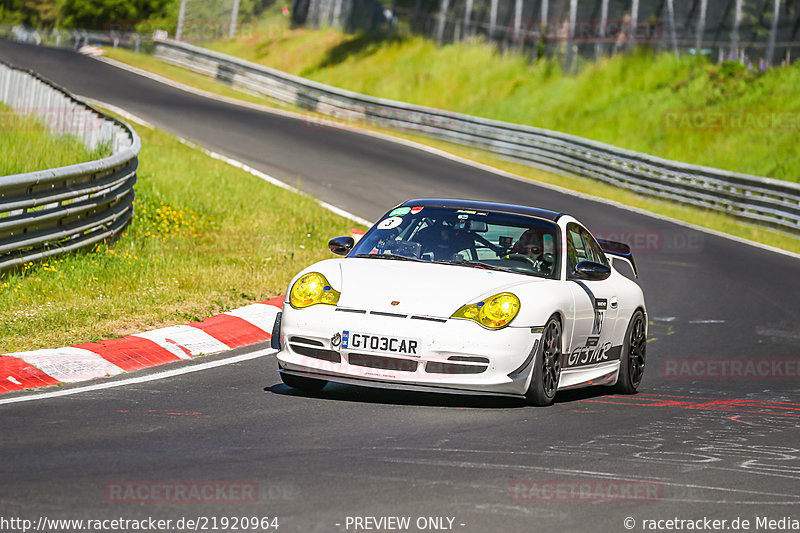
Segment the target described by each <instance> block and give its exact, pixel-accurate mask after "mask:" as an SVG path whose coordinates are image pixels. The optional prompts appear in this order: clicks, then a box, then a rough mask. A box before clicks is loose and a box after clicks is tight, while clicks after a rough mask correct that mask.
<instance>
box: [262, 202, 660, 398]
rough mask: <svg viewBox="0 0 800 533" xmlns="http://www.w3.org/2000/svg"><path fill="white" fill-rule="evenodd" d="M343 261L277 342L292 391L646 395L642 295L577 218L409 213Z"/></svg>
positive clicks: (301, 288) (291, 301)
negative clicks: (350, 388)
mask: <svg viewBox="0 0 800 533" xmlns="http://www.w3.org/2000/svg"><path fill="white" fill-rule="evenodd" d="M329 247H330V250H331V251H332V252H333V253H335V254H337V255H342V256H345V257H342V258H334V259H328V260H324V261H321V262H318V263H316V264H314V265H311V266H310V267H308V268H306V269H304V270H303V271H302V272H300V273H299V274H298V275H297V276H295V278H294V279H292V281H291V283H290V285H289V290H288V292H287V295H286V301H285V302H284V305H283V311H282V313H280V314H279V315H278V318H277V320H276V322H275V328H274V330H273V335H272V337H273V347H274V348H276V349H278V350H280V351H279V353H278V354H277V358H278V369H279V372H280V375H281V378H282V379H283V381H284V383H285V384H286V385H289V386H290V387H294V388H298V389H301V390H306V391H314V390H319V389H321V388H322V387H324V386H325V384H326V383H327V382H329V381H331V382H337V383H345V384H352V385H361V386H369V387H383V388H397V389H404V390H415V391H426V392H439V393H455V394H491V395H503V396H516V397H522V396H524V397H527V398H528V400H529V401H530V402H532V403H533V404H536V405H549V404H550V403H552V402H553V399H554V397H555V395H556V392H557V391H559V390H565V389H572V388H577V387H586V386H590V385H616V389H617V390H618V391H619V392H623V393H633V392H635V391H636V389H637V388H638V387H639V384H640V383H641V380H642V375H643V373H644V367H645V349H646V338H647V319H646V316H647V315H646V313H647V311H646V309H645V303H644V296H643V294H642V290H641V289H640V288H639V286H638V285H637V284H636V283H635V282H634V281H631V280H630V279H629V278H627V277H626V276H624V275H623V274H622V273H620V272H619V271H617V269H616V268H614V266H613V265H612V261H611V260H612V259H620V260H622V261H624V262H627V263H628V264H629V265H630V267H631V269H632V270H633V273H634V274H636V266H635V264H634V262H633V257H632V255H631V253H630V248H629V247H628V246H627V245H625V244H621V243H614V242H608V241H597V240H596V239H595V238H594V237H593V236H592V234H591V233H589V231H587V230H586V228H584V227H583V226H582V225H581V224H580V222H578V221H577V220H576V219H575V218H573V217H571V216H569V215H565V214H561V213H556V212H553V211H547V210H543V209H536V208H531V207H522V206H517V205H507V204H496V203H487V202H476V201H466V200H441V199H426V200H411V201H408V202H405V203H404V204H401V205H399V206H397V207H395V208H394V209H392V210H391V211H390V212H389V213H387V214H386V215H385V216H384V217H382V218H381V220H380V221H379V222H378V223H377V224H375V225H374V226H373V227H372V228H371V229H370V230H369V231H368V232H367V233H366V234H365V235H364V237H363V238H361V240H360V241H359V242H358V243H355V242H354V239H353V238H352V237H339V238H336V239H333V240H331V241H330V243H329Z"/></svg>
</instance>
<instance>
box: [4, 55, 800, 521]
mask: <svg viewBox="0 0 800 533" xmlns="http://www.w3.org/2000/svg"><path fill="white" fill-rule="evenodd" d="M0 58H1V59H4V60H6V61H10V62H12V63H15V64H17V65H19V66H22V67H27V68H30V69H33V70H35V71H37V72H39V73H40V74H42V75H43V76H45V77H47V78H49V79H51V80H53V81H54V82H56V83H58V84H60V85H62V86H64V87H66V88H67V89H69V90H71V91H73V92H74V93H76V94H79V95H83V96H87V97H91V98H95V99H98V100H102V101H105V102H108V103H110V104H113V105H115V106H118V107H121V108H123V109H125V110H127V111H129V112H131V113H134V114H136V115H138V116H140V117H142V118H144V119H145V120H147V121H150V122H151V123H153V124H156V125H158V126H159V127H162V128H164V129H166V130H168V131H171V132H174V133H177V134H180V135H181V136H184V137H187V138H190V139H193V140H195V141H197V142H199V143H201V144H203V145H205V146H208V147H210V148H213V149H215V150H216V151H218V152H221V153H224V154H226V155H229V156H231V157H235V158H237V159H239V160H241V161H243V162H245V163H247V164H249V165H251V166H253V167H255V168H258V169H260V170H262V171H264V172H267V173H269V174H271V175H273V176H275V177H277V178H280V179H283V180H285V181H287V182H289V183H291V184H293V185H298V186H299V187H301V188H303V189H304V190H307V191H308V192H310V193H312V194H314V195H316V196H318V197H320V198H322V199H323V200H325V201H327V202H329V203H332V204H334V205H337V206H339V207H341V208H343V209H346V210H348V211H350V212H352V213H354V214H357V215H359V216H362V217H364V218H367V219H370V220H374V219H376V218H377V217H379V216H380V215H381V214H382V213H383V212H384V211H386V210H387V209H388V208H390V207H392V206H393V205H394V204H396V203H398V202H400V201H403V200H406V199H408V198H411V197H423V196H439V195H441V196H452V197H463V198H475V199H483V200H492V201H507V202H514V203H526V204H529V205H538V206H542V207H547V208H550V209H556V210H563V211H566V212H569V213H572V214H575V215H576V216H577V217H578V218H580V219H581V220H582V221H583V222H585V223H586V224H587V225H588V226H589V228H590V229H592V230H593V231H595V232H596V233H598V234H600V235H601V236H608V237H612V236H613V235H617V236H619V234H620V233H621V234H623V236H625V235H628V236H634V237H635V238H636V239H638V240H639V241H637V242H643V243H644V244H645V245H644V246H641V245H639V246H636V245H635V248H636V255H637V262H638V264H639V270H640V273H641V278H640V283H641V285H642V286H643V288H644V291H645V295H646V297H647V302H648V311H649V313H650V320H651V326H650V336H651V338H652V339H653V340H652V341H651V342H650V343H649V349H648V368H647V372H646V375H645V379H644V382H643V384H642V387H641V393H639V394H637V395H635V396H618V395H611V394H609V393H608V391H606V390H604V389H597V390H588V391H586V390H585V391H581V392H574V393H563V394H560V395H559V397H558V398H557V403H556V404H555V405H554V406H552V407H550V408H534V407H527V406H525V405H522V404H520V403H518V402H515V401H507V400H494V399H490V400H486V399H483V400H475V399H470V398H461V397H448V398H440V397H436V396H430V395H421V394H408V393H397V392H392V393H387V392H374V391H370V390H364V389H358V388H354V387H345V386H329V387H327V388H326V389H325V390H324V391H323V392H322V393H320V394H318V395H307V394H301V393H298V392H295V391H293V390H290V389H288V388H287V387H285V386H284V385H282V384H281V382H280V378H279V377H278V374H277V371H276V364H275V360H274V356H271V355H267V356H265V357H261V358H257V359H253V360H250V361H246V362H241V363H237V364H233V365H228V366H221V367H218V368H214V369H210V370H204V371H201V372H196V373H192V374H187V375H182V376H178V377H172V378H169V379H162V380H157V381H150V382H145V383H138V384H131V385H126V386H121V387H118V388H110V389H107V390H100V391H93V392H86V393H80V394H75V395H72V396H65V397H59V398H52V399H44V400H38V401H30V402H24V403H14V404H7V405H0V453H1V454H2V456H1V457H2V459H0V461H1V462H0V464H1V465H2V467H0V480H2V483H1V484H0V516H2V517H6V518H8V517H21V518H26V519H30V520H34V521H36V520H38V519H39V517H42V516H46V517H48V518H49V519H54V518H83V519H103V518H118V517H123V518H143V517H154V518H156V519H173V520H177V519H179V518H181V517H187V518H197V517H206V518H209V519H210V518H212V517H216V518H217V519H218V520H219V519H220V518H221V517H232V516H238V517H278V519H279V525H280V529H279V531H301V532H315V531H319V532H323V531H356V530H361V531H364V530H366V529H365V528H356V523H355V522H354V521H353V517H376V518H377V517H383V518H386V517H390V516H392V517H394V516H397V517H410V526H409V528H408V529H407V530H409V531H419V530H428V531H430V530H437V528H436V526H437V525H438V526H439V527H438V530H442V529H444V530H447V528H451V529H452V530H455V531H464V532H484V531H509V532H511V531H514V532H516V531H547V530H558V531H585V530H588V531H626V530H627V529H626V527H625V526H624V523H623V522H624V520H625V519H626V518H627V517H632V518H633V519H634V521H635V523H634V524H633V525H634V528H633V529H634V530H638V531H642V530H648V528H647V527H646V526H647V523H643V522H642V521H643V520H651V519H674V518H679V519H687V520H688V519H692V520H696V519H703V518H709V519H711V518H716V519H720V520H723V519H724V520H727V521H728V522H727V526H726V527H728V528H731V525H732V522H733V521H734V520H736V519H737V518H738V519H740V520H749V521H750V527H749V528H742V527H740V530H755V528H756V520H757V517H766V518H768V519H775V520H780V519H782V518H783V517H791V518H793V519H794V520H798V519H800V510H799V509H800V444H798V442H800V431H799V429H800V381H799V380H798V369H797V365H798V360H799V359H800V358H799V357H798V353H800V352H799V351H800V304H798V302H800V282H798V273H800V261H798V260H797V259H795V258H792V257H788V256H784V255H781V254H777V253H774V252H770V251H765V250H761V249H758V248H755V247H752V246H748V245H744V244H740V243H737V242H734V241H731V240H728V239H724V238H720V237H716V236H713V235H710V234H705V233H701V232H697V231H695V230H692V229H688V228H685V227H682V226H679V225H675V224H672V223H669V222H665V221H661V220H657V219H654V218H650V217H647V216H643V215H639V214H635V213H632V212H629V211H626V210H622V209H618V208H614V207H609V206H607V205H604V204H602V203H598V202H593V201H588V200H583V199H579V198H576V197H572V196H569V195H565V194H562V193H559V192H554V191H552V190H549V189H545V188H541V187H537V186H536V185H534V184H528V183H523V182H519V181H515V180H510V179H506V178H502V177H499V176H496V175H493V174H491V173H487V172H485V171H482V170H478V169H475V168H472V167H469V166H465V165H462V164H459V163H456V162H453V161H449V160H446V159H443V158H440V157H437V156H435V155H431V154H427V153H423V152H419V151H416V150H414V149H412V148H407V147H404V146H401V145H398V144H394V143H390V142H386V141H383V140H379V139H375V138H372V137H368V136H364V135H360V134H357V133H352V132H346V131H341V130H336V129H331V128H327V127H318V126H312V125H309V124H306V123H304V122H302V121H298V120H293V119H288V118H284V117H280V116H275V115H272V114H268V113H260V112H256V111H253V110H249V109H245V108H241V107H237V106H234V105H230V104H226V103H221V102H217V101H214V100H210V99H206V98H203V97H200V96H195V95H192V94H187V93H185V92H182V91H180V90H178V89H174V88H171V87H167V86H164V85H161V84H158V83H156V82H154V81H151V80H149V79H145V78H142V77H140V76H137V75H134V74H130V73H128V72H125V71H122V70H119V69H116V68H114V67H112V66H109V65H106V64H104V63H101V62H99V61H96V60H93V59H90V58H87V57H84V56H81V55H78V54H76V53H73V52H70V51H63V50H52V49H45V48H35V47H30V46H26V45H18V44H12V43H8V42H4V41H0ZM303 266H305V265H298V270H299V269H300V268H301V267H303ZM260 348H263V347H260ZM251 350H252V349H251ZM217 357H220V356H212V357H210V358H208V359H213V358H217ZM709 358H720V359H724V360H725V361H728V362H730V361H731V359H730V358H736V359H737V360H738V361H740V362H743V363H745V364H747V363H749V364H751V365H758V364H759V363H765V365H761V366H760V367H759V368H761V369H766V370H763V372H761V373H760V374H759V377H755V378H754V377H752V376H749V377H740V378H736V377H734V378H731V377H729V376H728V377H720V375H719V374H718V373H717V374H715V370H714V368H715V367H713V366H711V365H708V364H707V363H708V361H709ZM202 359H207V358H202ZM698 360H700V361H703V362H705V363H704V365H703V366H700V367H698V366H697V365H695V366H694V367H691V368H692V370H691V372H690V373H689V374H690V375H677V374H676V372H675V369H676V368H684V369H685V368H687V367H681V366H680V364H682V362H686V361H693V362H696V361H698ZM182 364H186V365H191V364H198V363H197V361H191V362H187V363H182ZM718 371H719V370H717V372H718ZM123 379H124V378H123ZM28 394H30V393H28ZM4 397H5V396H4ZM219 481H228V482H232V483H233V484H238V485H237V486H244V487H246V488H247V487H249V488H250V489H254V491H255V492H254V497H253V498H250V499H247V501H243V500H242V499H241V498H239V499H237V498H233V500H235V501H233V502H231V501H230V499H231V498H229V496H230V494H228V495H225V494H224V491H223V493H220V494H216V495H214V496H213V497H211V498H210V499H204V500H203V502H202V503H177V502H175V501H173V500H169V499H167V501H161V502H157V501H156V502H154V501H151V500H152V498H151V500H148V499H147V498H145V497H142V496H141V495H140V496H139V497H138V499H136V498H134V500H133V501H134V503H121V502H120V499H119V498H118V496H119V494H120V493H118V492H114V491H115V490H118V489H119V488H120V487H122V488H128V487H130V486H145V487H152V486H158V485H159V484H163V483H165V482H170V483H173V485H171V486H183V487H184V488H188V489H191V487H193V486H195V487H196V486H200V485H202V484H203V483H210V482H219ZM131 482H135V483H133V484H132V483H131ZM137 484H138V485H137ZM551 489H552V490H551ZM148 494H151V493H148ZM248 494H249V493H248ZM609 497H611V499H609ZM226 498H227V500H226ZM348 517H351V518H350V519H349V520H350V521H348ZM421 517H425V518H427V517H446V518H445V519H444V520H443V521H442V522H441V523H439V522H436V521H427V520H422V521H420V522H419V523H418V519H420V518H421ZM447 518H450V519H452V520H453V521H452V525H450V524H451V523H450V522H449V521H448V520H447ZM784 523H786V521H784ZM739 524H740V525H741V522H739ZM1 525H2V524H0V526H1ZM211 525H212V522H207V526H208V529H209V530H211ZM361 525H362V526H366V525H371V526H375V524H374V523H372V522H361ZM382 525H383V526H386V525H387V523H385V522H384V523H382ZM662 525H663V526H667V525H668V524H666V523H662ZM694 525H695V526H702V527H705V528H706V529H703V528H702V527H694V528H693V529H689V528H687V527H686V524H684V526H683V529H684V530H688V531H704V530H710V528H709V527H708V526H710V523H708V522H707V523H705V524H702V523H701V524H694ZM778 525H780V524H778ZM789 525H791V522H790V521H789ZM217 526H218V528H217V530H221V531H234V529H233V528H232V527H231V523H228V527H226V528H222V527H221V523H220V522H218V523H217ZM418 526H420V527H418ZM643 526H644V527H643ZM795 527H797V526H795ZM0 529H2V530H4V531H5V530H11V528H5V527H0ZM200 529H202V528H200ZM239 529H240V530H242V528H241V527H240V528H239ZM668 529H680V527H678V525H676V524H673V527H671V528H668ZM381 530H388V529H386V528H385V527H384V529H381ZM401 530H402V529H401ZM729 530H732V529H729Z"/></svg>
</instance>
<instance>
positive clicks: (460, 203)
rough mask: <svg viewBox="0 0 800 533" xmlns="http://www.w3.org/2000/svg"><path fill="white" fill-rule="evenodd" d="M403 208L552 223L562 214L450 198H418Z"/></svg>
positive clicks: (405, 203)
mask: <svg viewBox="0 0 800 533" xmlns="http://www.w3.org/2000/svg"><path fill="white" fill-rule="evenodd" d="M400 205H401V206H403V207H414V206H421V207H448V208H454V209H474V210H477V211H496V212H501V213H511V214H515V215H526V216H531V217H536V218H543V219H545V220H550V221H552V222H556V221H558V219H559V218H561V216H562V215H563V213H559V212H557V211H550V210H548V209H540V208H538V207H528V206H524V205H515V204H501V203H496V202H480V201H477V200H455V199H450V198H418V199H416V200H409V201H407V202H404V203H402V204H400Z"/></svg>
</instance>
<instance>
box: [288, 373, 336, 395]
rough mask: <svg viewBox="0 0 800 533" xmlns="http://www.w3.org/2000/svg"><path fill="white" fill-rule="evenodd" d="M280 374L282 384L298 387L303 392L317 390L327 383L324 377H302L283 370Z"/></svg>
mask: <svg viewBox="0 0 800 533" xmlns="http://www.w3.org/2000/svg"><path fill="white" fill-rule="evenodd" d="M280 374H281V379H282V380H283V382H284V384H286V385H288V386H289V387H292V388H293V389H299V390H301V391H303V392H319V391H320V390H322V387H324V386H325V385H326V384H327V383H328V382H327V381H325V380H324V379H314V378H304V377H302V376H295V375H293V374H287V373H285V372H281V373H280Z"/></svg>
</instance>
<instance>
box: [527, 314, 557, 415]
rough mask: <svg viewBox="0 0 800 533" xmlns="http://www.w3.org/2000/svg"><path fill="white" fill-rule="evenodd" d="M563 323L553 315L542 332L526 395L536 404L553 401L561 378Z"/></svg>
mask: <svg viewBox="0 0 800 533" xmlns="http://www.w3.org/2000/svg"><path fill="white" fill-rule="evenodd" d="M561 343H562V341H561V323H560V322H559V321H558V318H556V317H552V318H551V319H550V320H548V321H547V325H546V326H545V327H544V331H543V332H542V340H541V342H540V343H539V348H538V350H537V353H536V357H535V359H534V363H533V372H532V375H531V384H530V385H529V386H528V392H527V393H525V396H526V397H527V398H528V401H530V402H531V403H532V404H534V405H539V406H546V405H550V404H552V403H553V400H554V399H555V397H556V391H557V390H558V381H559V379H560V378H561Z"/></svg>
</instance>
